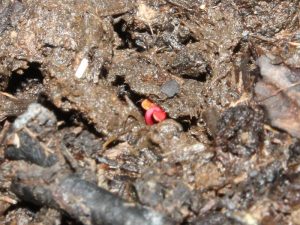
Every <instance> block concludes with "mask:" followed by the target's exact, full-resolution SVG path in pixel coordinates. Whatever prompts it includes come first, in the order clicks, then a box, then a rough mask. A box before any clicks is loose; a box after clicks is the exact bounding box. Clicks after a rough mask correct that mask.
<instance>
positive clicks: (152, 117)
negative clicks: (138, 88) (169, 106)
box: [142, 99, 167, 125]
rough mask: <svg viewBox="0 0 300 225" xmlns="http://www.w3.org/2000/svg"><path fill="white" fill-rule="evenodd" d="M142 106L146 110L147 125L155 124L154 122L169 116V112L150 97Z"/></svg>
mask: <svg viewBox="0 0 300 225" xmlns="http://www.w3.org/2000/svg"><path fill="white" fill-rule="evenodd" d="M142 107H143V108H144V109H145V110H146V113H145V122H146V124H147V125H153V124H154V122H161V121H163V120H165V119H166V118H167V113H166V112H165V111H164V110H163V109H162V108H160V107H159V106H157V105H155V104H154V103H152V102H150V101H149V100H148V99H146V100H144V101H143V102H142Z"/></svg>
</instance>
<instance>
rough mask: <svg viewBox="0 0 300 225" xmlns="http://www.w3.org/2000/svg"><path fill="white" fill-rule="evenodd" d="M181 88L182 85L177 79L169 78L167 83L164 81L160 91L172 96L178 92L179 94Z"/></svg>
mask: <svg viewBox="0 0 300 225" xmlns="http://www.w3.org/2000/svg"><path fill="white" fill-rule="evenodd" d="M179 90H180V86H179V84H178V83H177V81H176V80H169V81H167V82H166V83H164V84H163V85H162V86H161V88H160V91H161V92H162V93H164V94H165V95H167V96H168V97H169V98H172V97H174V96H175V95H176V94H178V92H179Z"/></svg>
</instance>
